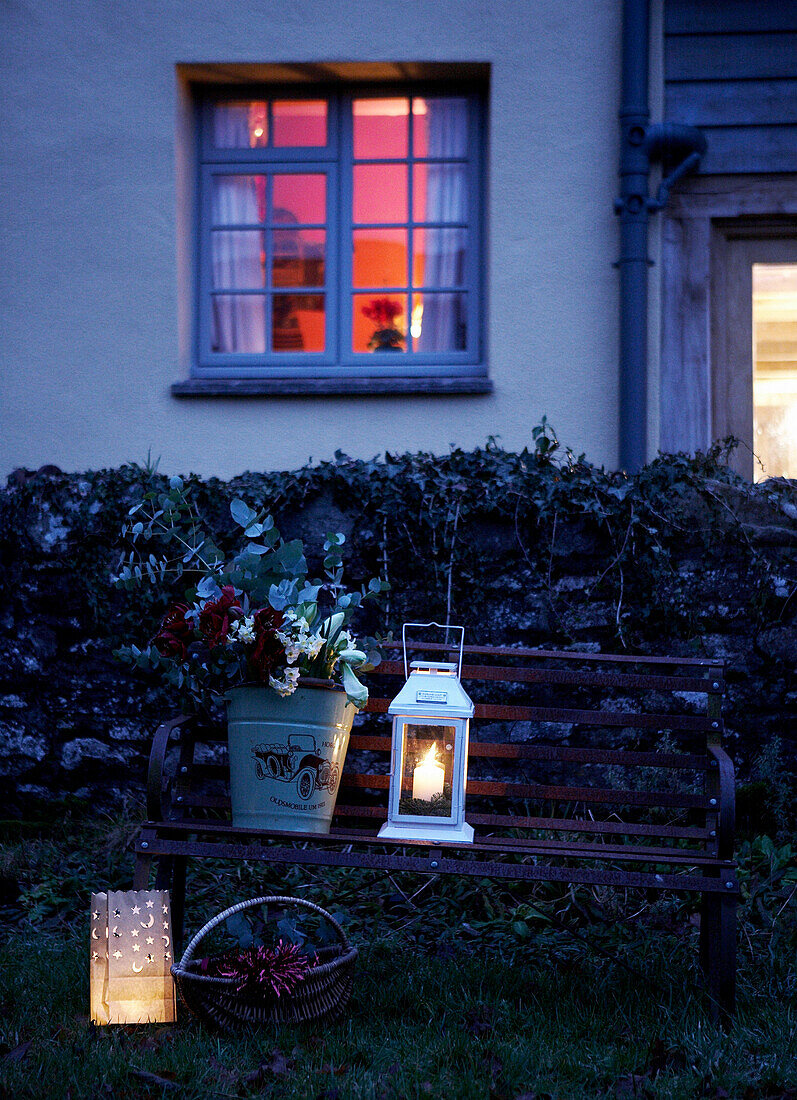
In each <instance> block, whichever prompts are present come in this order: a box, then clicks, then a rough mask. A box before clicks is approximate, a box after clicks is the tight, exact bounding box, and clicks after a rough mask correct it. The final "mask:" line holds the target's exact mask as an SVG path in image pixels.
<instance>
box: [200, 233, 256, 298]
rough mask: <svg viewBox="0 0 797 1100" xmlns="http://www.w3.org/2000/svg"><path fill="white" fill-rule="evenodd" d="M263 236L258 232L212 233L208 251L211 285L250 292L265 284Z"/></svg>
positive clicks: (222, 288) (221, 288)
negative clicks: (211, 272) (211, 268)
mask: <svg viewBox="0 0 797 1100" xmlns="http://www.w3.org/2000/svg"><path fill="white" fill-rule="evenodd" d="M264 246H265V242H264V239H263V234H262V233H261V232H258V231H257V230H255V231H252V230H250V229H244V230H214V232H213V233H211V240H210V250H211V256H212V264H213V286H214V287H217V288H218V289H220V290H224V289H226V288H227V287H230V288H233V287H235V288H237V289H239V290H250V289H254V288H256V287H260V286H265V285H266V256H265V252H264Z"/></svg>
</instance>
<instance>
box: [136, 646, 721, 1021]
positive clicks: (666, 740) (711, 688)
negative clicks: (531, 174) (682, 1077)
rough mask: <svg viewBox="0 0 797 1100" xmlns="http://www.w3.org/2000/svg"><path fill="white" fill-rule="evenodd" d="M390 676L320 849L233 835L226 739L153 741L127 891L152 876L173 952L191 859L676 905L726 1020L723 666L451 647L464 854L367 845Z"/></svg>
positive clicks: (374, 824)
mask: <svg viewBox="0 0 797 1100" xmlns="http://www.w3.org/2000/svg"><path fill="white" fill-rule="evenodd" d="M423 650H424V653H427V654H428V653H429V651H432V650H434V651H438V652H442V653H444V654H447V653H448V652H449V650H447V649H445V647H443V646H424V647H423ZM403 675H404V665H403V662H402V661H398V660H395V661H386V662H383V664H382V665H380V667H379V669H378V670H377V673H373V674H371V676H370V677H369V683H370V686H371V699H370V700H369V704H368V707H367V710H366V711H365V712H364V713H363V714H362V715H361V716H359V717H358V718H357V719H356V720H355V726H354V729H353V731H352V736H351V741H350V745H349V752H348V757H347V760H346V766H345V769H344V772H343V776H342V779H341V787H340V791H339V795H338V805H337V809H336V813H335V817H334V820H333V826H332V831H331V832H330V834H329V835H328V836H326V835H325V836H319V835H313V834H298V833H284V832H283V833H264V832H254V831H246V830H241V829H236V828H233V826H232V825H231V824H230V811H229V793H228V790H227V787H226V782H227V779H228V768H227V765H226V763H225V756H226V747H225V746H224V744H223V742H224V741H225V739H226V733H225V731H223V730H220V729H207V728H204V729H203V728H201V727H200V726H199V725H198V723H197V722H196V720H194V719H192V718H188V717H184V716H183V717H179V718H175V719H173V720H171V721H168V722H165V723H164V724H163V725H161V726H160V727H159V728H158V730H157V732H156V733H155V737H154V741H153V745H152V753H151V759H150V767H149V783H148V818H149V820H148V821H147V822H146V823H145V824H144V825H143V827H142V829H141V832H140V834H139V836H138V837H137V840H136V842H135V852H136V871H135V886H136V888H139V889H141V888H145V887H146V886H147V885H148V884H149V878H150V871H151V865H152V863H153V861H155V862H156V863H157V884H158V885H159V886H160V887H162V888H166V887H168V888H170V889H171V891H172V906H173V926H174V929H175V933H176V939H177V942H178V943H179V941H180V936H181V931H182V916H183V906H184V894H185V874H186V863H187V860H189V859H196V858H219V859H231V858H238V859H246V860H262V861H264V862H267V863H271V864H303V865H310V866H328V865H332V866H343V867H365V868H372V869H374V870H375V871H381V872H394V871H410V872H420V873H427V874H428V873H434V874H461V875H471V876H475V877H478V878H482V877H493V878H504V879H513V880H520V881H525V882H539V881H548V882H551V881H553V882H561V883H581V884H587V885H591V886H605V885H607V886H615V887H623V888H630V889H638V890H642V891H647V892H650V891H654V892H660V891H687V892H694V893H698V894H700V895H701V922H700V957H701V964H702V968H703V971H704V974H705V976H706V984H707V988H708V994H709V997H710V1002H711V1006H712V1011H713V1013H714V1014H715V1015H717V1014H719V1013H721V1014H722V1015H723V1016H724V1017H725V1018H729V1017H730V1015H731V1014H732V1013H733V1009H734V990H735V947H736V903H737V900H738V894H739V890H738V881H737V874H736V865H735V863H734V861H733V830H734V780H733V765H732V762H731V760H730V758H729V757H728V755H727V753H726V752H725V751H724V750H723V748H722V745H721V741H722V697H723V690H724V684H723V665H722V663H721V662H718V661H706V660H690V659H687V658H660V657H633V656H616V655H608V654H595V653H570V652H552V651H542V650H529V649H514V648H513V649H501V648H494V647H487V646H466V647H465V665H464V666H463V669H462V682H463V684H464V686H465V688H466V690H467V691H468V693H469V694H470V695H471V697H472V698H473V700H474V702H475V703H476V712H475V717H474V719H473V720H472V722H471V737H470V750H469V757H468V786H467V800H466V813H465V816H466V820H467V821H469V822H470V824H471V825H472V826H473V827H474V829H475V840H474V843H473V844H469V845H462V844H459V845H457V844H447V843H439V842H429V841H414V842H409V841H401V842H387V841H385V840H379V839H378V838H377V832H378V829H379V826H380V824H381V823H382V821H383V820H384V819H385V817H386V806H387V794H388V767H389V754H390V724H389V723H390V720H389V719H388V718H387V716H386V711H387V707H388V704H389V702H390V699H391V698H392V697H393V696H394V695H395V694H396V693H397V691H398V688H399V686H400V684H401V682H402V679H403ZM653 896H656V895H655V894H654V895H653Z"/></svg>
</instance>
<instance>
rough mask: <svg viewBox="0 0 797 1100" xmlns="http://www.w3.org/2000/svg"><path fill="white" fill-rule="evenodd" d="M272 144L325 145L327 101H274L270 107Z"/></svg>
mask: <svg viewBox="0 0 797 1100" xmlns="http://www.w3.org/2000/svg"><path fill="white" fill-rule="evenodd" d="M271 117H272V122H273V125H274V144H275V145H278V146H282V145H292V146H301V145H304V146H306V145H326V143H327V101H326V100H325V99H294V100H290V99H287V100H275V101H274V103H273V104H272V105H271Z"/></svg>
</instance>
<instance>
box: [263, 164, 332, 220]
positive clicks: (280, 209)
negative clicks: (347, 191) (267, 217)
mask: <svg viewBox="0 0 797 1100" xmlns="http://www.w3.org/2000/svg"><path fill="white" fill-rule="evenodd" d="M271 201H272V210H271V220H272V221H273V222H275V223H276V224H277V225H285V224H288V225H290V224H296V223H297V222H302V223H307V222H309V223H311V224H315V225H319V224H320V225H323V223H324V222H325V221H326V217H327V177H326V176H325V175H323V174H322V173H320V172H314V173H313V174H312V175H309V174H305V173H304V172H291V173H286V174H285V175H282V174H280V175H275V176H274V194H273V198H272V200H271Z"/></svg>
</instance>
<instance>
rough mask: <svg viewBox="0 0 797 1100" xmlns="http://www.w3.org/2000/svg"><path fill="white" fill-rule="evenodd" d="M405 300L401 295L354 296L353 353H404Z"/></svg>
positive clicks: (405, 328) (405, 329)
mask: <svg viewBox="0 0 797 1100" xmlns="http://www.w3.org/2000/svg"><path fill="white" fill-rule="evenodd" d="M406 333H407V299H406V297H405V295H403V294H387V295H383V296H382V297H378V296H375V295H373V294H355V295H354V298H353V310H352V349H353V350H354V351H378V352H383V351H384V352H396V351H404V349H405V346H406Z"/></svg>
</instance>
